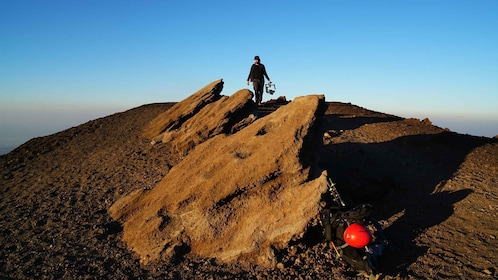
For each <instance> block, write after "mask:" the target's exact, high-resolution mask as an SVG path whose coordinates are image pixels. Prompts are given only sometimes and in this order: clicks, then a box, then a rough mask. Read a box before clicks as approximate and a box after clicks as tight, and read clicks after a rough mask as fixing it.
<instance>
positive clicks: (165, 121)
mask: <svg viewBox="0 0 498 280" xmlns="http://www.w3.org/2000/svg"><path fill="white" fill-rule="evenodd" d="M222 90H223V80H222V79H220V80H216V81H214V82H212V83H210V84H208V85H206V86H205V87H203V88H202V89H200V90H199V91H197V92H196V93H194V94H192V95H191V96H189V97H187V98H186V99H184V100H182V101H181V102H178V103H177V104H175V105H174V106H173V107H171V108H170V109H169V110H167V111H166V112H164V113H162V114H160V115H159V116H158V117H157V118H155V119H154V120H152V121H151V122H150V123H149V125H147V126H146V127H145V129H144V131H143V134H142V135H143V136H144V137H145V138H149V139H155V138H157V137H159V136H160V135H161V134H162V133H164V132H167V131H172V130H175V129H178V128H179V127H180V126H181V125H182V124H183V123H184V122H185V121H186V120H188V119H189V118H191V117H192V116H193V115H195V114H196V113H197V112H199V111H200V110H201V109H202V108H203V107H204V106H206V105H208V104H210V103H211V102H213V101H216V100H218V99H219V98H220V93H221V91H222Z"/></svg>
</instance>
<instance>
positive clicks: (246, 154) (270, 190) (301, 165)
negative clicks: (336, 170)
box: [109, 95, 327, 266]
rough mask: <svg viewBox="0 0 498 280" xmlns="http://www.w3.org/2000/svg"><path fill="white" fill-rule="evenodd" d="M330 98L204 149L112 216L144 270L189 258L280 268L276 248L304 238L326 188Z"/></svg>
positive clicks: (280, 113) (312, 99) (305, 102)
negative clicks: (320, 158)
mask: <svg viewBox="0 0 498 280" xmlns="http://www.w3.org/2000/svg"><path fill="white" fill-rule="evenodd" d="M324 103H325V100H324V97H323V95H312V96H306V97H299V98H296V99H295V100H294V101H293V102H291V103H290V104H288V105H286V106H283V107H281V108H280V109H278V110H277V111H275V112H274V113H272V114H270V115H268V116H267V117H264V118H260V119H258V120H256V121H255V122H254V123H252V124H251V125H249V126H247V127H246V128H244V129H242V130H240V131H239V132H237V133H235V134H231V135H224V134H221V135H218V136H216V137H214V138H211V139H209V140H208V141H206V142H204V143H202V144H200V145H198V146H197V147H196V148H195V149H194V150H192V151H191V152H190V153H189V154H188V155H187V156H186V157H185V158H184V159H183V160H182V161H181V162H180V163H179V164H178V165H176V166H175V167H173V168H172V169H171V170H170V172H169V173H168V174H167V175H166V176H165V177H164V178H163V180H162V181H161V182H159V183H158V185H156V186H155V187H154V188H153V189H152V190H144V189H139V190H137V191H135V192H132V193H131V194H129V195H127V196H124V197H123V198H121V199H120V200H118V201H117V202H116V203H114V205H113V206H112V207H111V208H110V210H109V212H110V214H111V216H112V217H113V218H114V219H115V220H119V221H121V222H122V223H123V227H124V233H123V239H124V241H125V242H126V243H127V244H128V246H129V247H130V248H131V249H133V250H134V251H135V252H136V253H137V254H138V255H140V257H141V261H142V263H149V262H152V261H160V260H168V259H170V258H171V257H173V256H176V255H181V254H186V253H190V254H193V255H197V256H202V257H207V258H216V259H217V260H218V261H220V262H233V261H238V262H240V263H256V264H260V265H265V266H272V265H274V262H275V260H274V256H273V249H272V247H274V248H282V247H285V246H286V244H287V243H288V242H289V240H290V239H291V238H292V237H293V236H296V235H300V234H303V233H304V231H305V228H306V225H307V224H308V222H309V221H310V220H311V219H312V218H313V217H315V216H316V214H317V213H318V209H319V201H320V197H321V194H322V193H323V192H324V191H325V190H326V188H327V180H326V177H327V176H326V172H325V171H322V170H321V169H319V168H318V166H317V159H316V151H317V150H318V147H317V146H316V145H317V144H319V143H321V135H319V133H316V132H317V131H316V130H317V129H316V128H317V123H318V121H319V120H320V119H321V117H322V115H323V112H324V107H325V106H324Z"/></svg>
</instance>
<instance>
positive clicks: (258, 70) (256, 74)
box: [247, 63, 270, 81]
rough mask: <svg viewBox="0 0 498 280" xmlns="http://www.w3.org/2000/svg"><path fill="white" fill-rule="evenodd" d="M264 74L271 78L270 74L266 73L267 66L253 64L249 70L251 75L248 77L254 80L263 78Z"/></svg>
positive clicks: (249, 79) (268, 78)
mask: <svg viewBox="0 0 498 280" xmlns="http://www.w3.org/2000/svg"><path fill="white" fill-rule="evenodd" d="M263 76H264V77H266V79H267V80H270V77H268V74H266V68H265V66H264V65H263V64H261V63H260V64H253V65H252V66H251V71H250V72H249V76H248V77H247V80H248V81H252V80H263Z"/></svg>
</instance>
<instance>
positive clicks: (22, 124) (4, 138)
mask: <svg viewBox="0 0 498 280" xmlns="http://www.w3.org/2000/svg"><path fill="white" fill-rule="evenodd" d="M355 105H359V106H362V104H355ZM363 107H364V106H363ZM127 109H131V107H130V108H119V109H118V108H115V109H110V108H107V109H106V108H99V109H93V110H88V109H87V110H81V109H73V110H71V111H67V110H66V111H60V112H50V111H47V110H43V111H38V112H36V111H30V112H23V113H20V112H15V113H14V112H11V113H10V114H8V113H7V112H0V117H1V118H0V155H3V154H6V153H8V152H10V151H11V150H13V149H14V148H16V147H18V146H19V145H21V144H23V143H25V142H26V141H28V140H30V139H32V138H35V137H41V136H46V135H50V134H53V133H57V132H60V131H63V130H65V129H68V128H71V127H74V126H78V125H81V124H84V123H86V122H88V121H91V120H94V119H97V118H101V117H105V116H108V115H111V114H114V113H116V112H120V111H125V110H127ZM367 109H371V108H367ZM382 113H386V114H393V115H398V116H401V117H404V118H419V119H424V118H429V119H430V120H431V122H432V123H433V125H436V126H439V127H441V128H448V129H450V130H451V131H453V132H457V133H460V134H470V135H474V136H485V137H494V136H496V135H498V120H495V119H484V118H482V119H480V118H464V117H448V116H433V117H431V116H430V115H422V114H413V115H407V114H399V113H393V112H382ZM20 115H23V117H22V118H20V117H19V116H20Z"/></svg>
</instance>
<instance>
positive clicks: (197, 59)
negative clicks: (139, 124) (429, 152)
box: [0, 0, 498, 147]
mask: <svg viewBox="0 0 498 280" xmlns="http://www.w3.org/2000/svg"><path fill="white" fill-rule="evenodd" d="M253 2H254V1H253ZM253 2H250V1H249V2H248V1H234V0H231V1H218V0H213V1H168V0H164V1H126V0H120V1H103V0H100V1H90V0H85V1H71V0H64V1H49V0H47V1H23V0H15V1H10V0H0V147H2V146H15V145H19V144H21V143H22V142H25V141H27V140H29V139H30V138H32V137H35V136H43V135H47V134H50V133H54V132H57V131H60V130H63V129H66V128H69V127H71V126H75V125H79V124H81V123H84V122H86V121H89V120H91V119H95V118H98V117H103V116H106V115H110V114H112V113H115V112H119V111H123V110H127V109H130V108H134V107H137V106H140V105H143V104H148V103H154V102H166V101H180V100H182V99H184V98H185V97H187V96H189V95H190V94H192V93H193V92H195V91H197V90H198V89H200V88H202V87H203V86H204V85H206V84H208V83H210V82H212V81H214V80H216V79H219V78H223V79H224V81H225V88H224V90H223V94H225V95H230V94H232V93H234V92H235V91H236V90H238V89H241V88H246V87H247V86H246V85H245V80H246V78H247V74H248V71H249V68H250V66H251V64H252V58H253V57H254V55H259V56H260V57H261V60H262V63H264V64H265V65H266V68H267V71H268V74H269V75H270V78H271V79H272V81H273V82H274V83H275V84H276V86H277V93H276V95H277V96H278V95H285V96H286V97H287V98H288V99H292V98H294V97H296V96H301V95H306V94H312V93H322V94H324V95H325V96H326V100H327V101H341V102H351V103H353V104H356V105H359V106H362V107H366V108H368V109H373V110H376V111H381V112H385V113H390V114H395V115H399V116H402V117H417V118H425V117H429V118H430V119H431V120H432V121H433V123H435V124H436V125H439V126H442V127H449V128H450V129H451V130H453V131H457V132H460V133H471V134H475V135H485V136H488V137H489V136H494V135H496V134H498V110H497V109H496V108H497V107H498V106H497V105H498V29H497V26H498V1H496V0H489V1H486V0H482V1H459V0H451V1H442V0H441V1H438V0H431V1H423V0H417V1H409V0H406V1H382V0H379V1H354V0H351V1H332V0H328V1H263V2H257V3H253ZM268 98H269V97H268V96H265V99H264V100H266V99H268ZM468 122H475V123H476V124H479V126H480V127H475V126H474V125H470V130H469V126H468V127H467V128H466V129H465V128H464V127H465V125H459V124H463V123H468ZM450 125H451V126H450ZM473 130H475V131H473Z"/></svg>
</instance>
